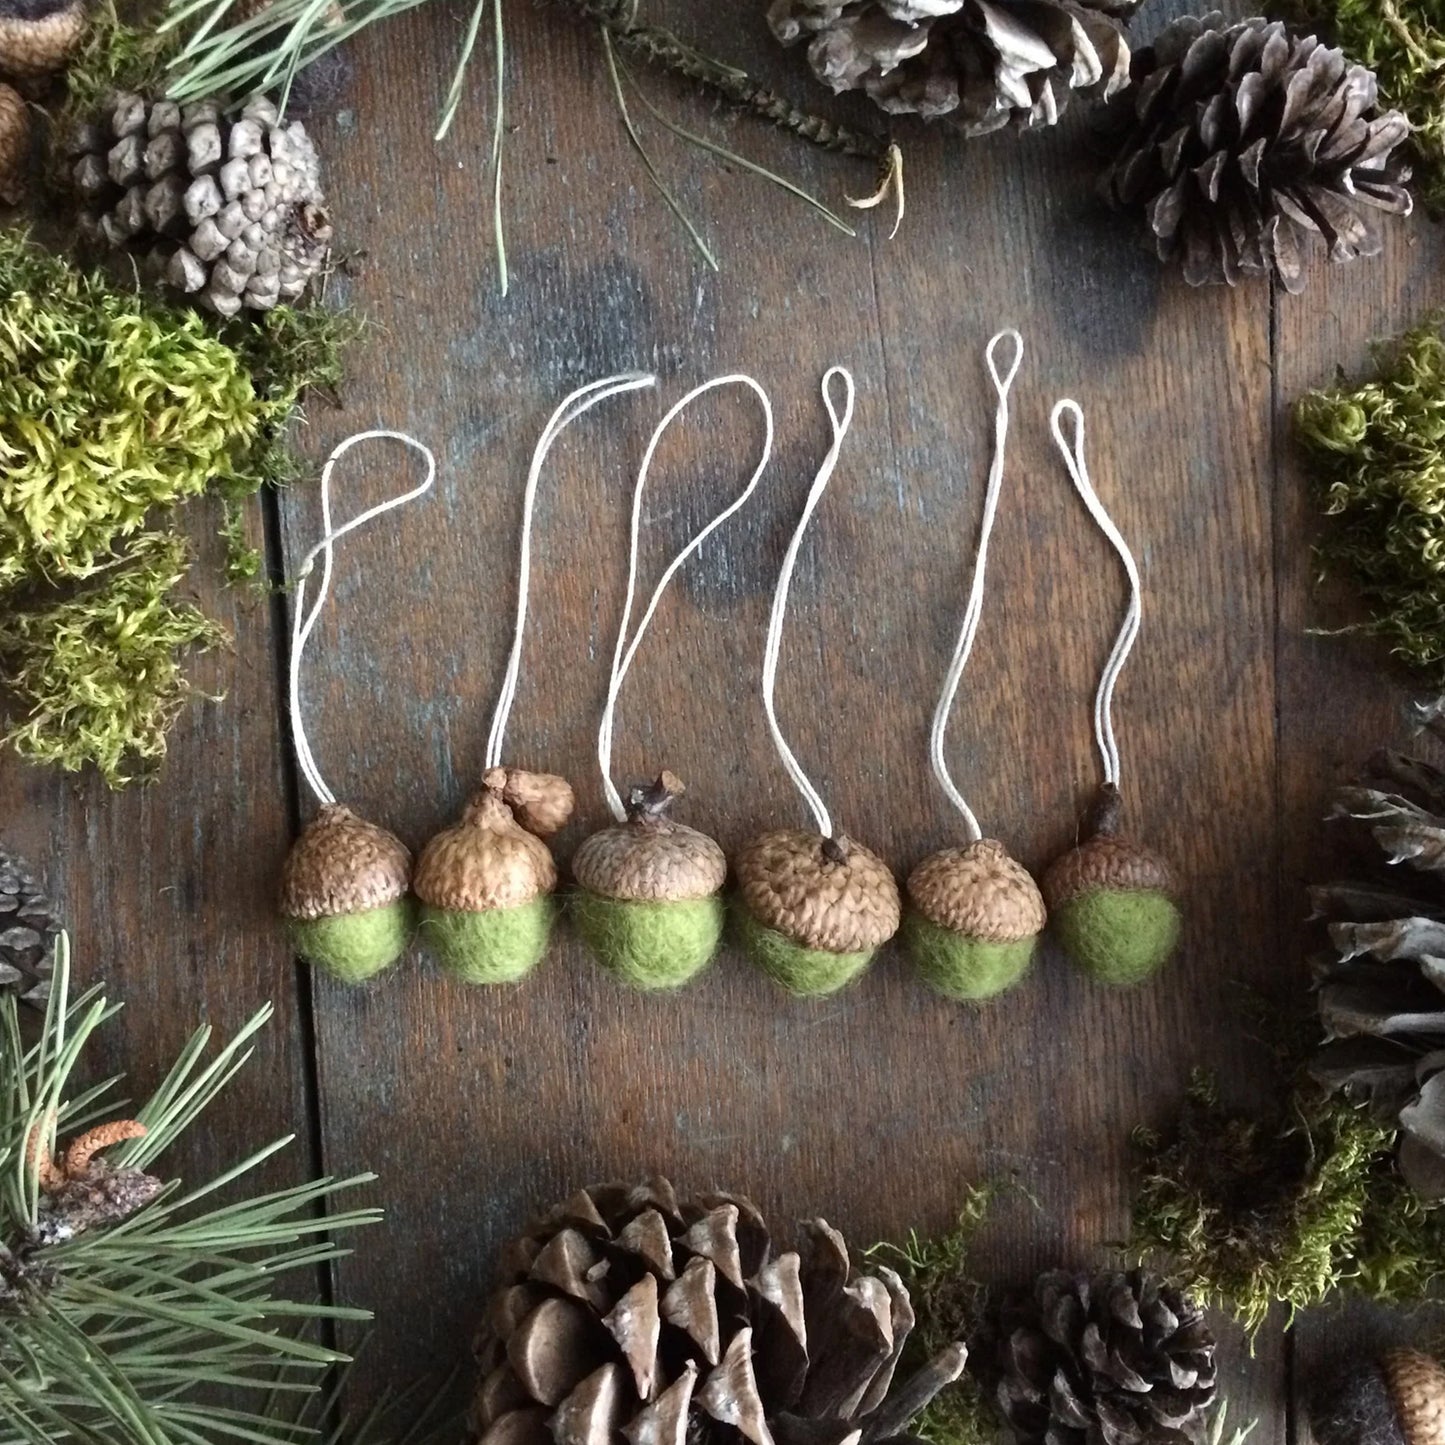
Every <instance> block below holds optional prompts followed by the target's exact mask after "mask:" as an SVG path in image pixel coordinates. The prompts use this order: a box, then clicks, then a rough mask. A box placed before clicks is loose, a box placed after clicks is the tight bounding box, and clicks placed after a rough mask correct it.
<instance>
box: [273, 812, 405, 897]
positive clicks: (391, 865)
mask: <svg viewBox="0 0 1445 1445" xmlns="http://www.w3.org/2000/svg"><path fill="white" fill-rule="evenodd" d="M410 886H411V854H410V853H409V852H408V851H407V848H406V845H405V844H404V843H403V842H402V841H401V840H400V839H399V838H397V837H396V836H395V835H394V834H392V833H388V832H387V831H386V829H385V828H378V827H377V826H376V824H375V823H368V822H366V820H365V819H363V818H358V817H357V816H356V814H355V813H353V812H352V811H351V809H350V808H347V807H343V806H342V805H341V804H340V803H330V804H328V805H327V806H326V807H324V808H322V810H321V812H320V813H319V814H317V816H316V818H315V820H314V821H313V822H312V823H311V824H310V825H309V826H308V827H307V828H306V830H305V831H304V832H303V833H302V834H301V836H300V837H299V838H298V839H297V840H296V843H295V846H294V847H293V848H292V849H291V852H290V853H289V854H288V855H287V858H286V866H285V869H284V870H283V872H282V875H281V913H282V916H283V917H285V918H291V919H296V920H299V921H302V922H307V923H310V922H315V921H316V920H317V919H320V918H343V917H346V916H348V915H350V914H353V913H365V912H367V911H369V910H370V909H373V908H385V907H387V906H388V905H389V904H392V903H397V902H399V901H400V900H401V899H403V898H405V897H406V895H407V893H408V892H409V890H410Z"/></svg>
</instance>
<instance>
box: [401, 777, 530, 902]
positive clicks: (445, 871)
mask: <svg viewBox="0 0 1445 1445" xmlns="http://www.w3.org/2000/svg"><path fill="white" fill-rule="evenodd" d="M494 771H495V772H498V773H500V772H502V771H503V770H502V769H496V770H494ZM491 776H492V774H490V773H489V774H488V777H491ZM556 886H557V864H556V862H555V861H554V860H553V858H552V853H551V850H550V849H549V848H548V847H547V845H546V844H545V843H544V842H542V840H541V839H540V838H538V837H537V836H536V835H535V834H533V833H529V832H528V831H527V830H526V829H525V828H523V827H522V826H521V824H520V823H518V822H517V819H516V818H515V817H514V815H513V812H512V809H511V808H510V807H508V806H507V804H506V802H505V801H504V800H503V797H502V794H501V792H500V791H499V790H498V789H494V788H493V787H491V786H487V787H484V788H483V789H482V791H481V792H480V793H478V794H477V796H476V797H475V798H474V799H473V800H472V801H471V802H470V803H469V804H468V805H467V808H466V811H465V812H464V813H463V814H462V820H461V822H460V823H458V824H457V825H456V826H455V827H452V828H447V829H444V830H443V831H442V832H440V833H438V834H437V835H436V837H435V838H433V839H432V840H431V842H430V843H428V844H427V845H426V847H425V848H424V849H423V850H422V853H421V857H420V858H418V859H417V864H416V873H415V875H414V876H413V878H412V891H413V892H414V893H415V894H416V896H417V898H418V899H419V900H420V901H421V902H422V903H424V904H425V905H427V907H429V908H438V909H445V910H448V911H452V912H458V913H485V912H488V911H490V910H492V909H497V908H518V907H521V906H522V905H523V904H526V903H531V902H532V901H533V899H536V898H540V897H542V896H543V895H544V894H547V893H551V892H552V890H553V889H554V888H556Z"/></svg>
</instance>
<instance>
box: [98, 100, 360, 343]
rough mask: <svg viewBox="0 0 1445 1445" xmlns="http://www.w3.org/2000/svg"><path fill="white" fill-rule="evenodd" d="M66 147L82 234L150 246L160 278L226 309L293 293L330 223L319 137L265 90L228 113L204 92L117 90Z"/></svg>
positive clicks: (323, 250) (309, 270)
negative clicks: (157, 94)
mask: <svg viewBox="0 0 1445 1445" xmlns="http://www.w3.org/2000/svg"><path fill="white" fill-rule="evenodd" d="M70 151H71V158H72V159H71V174H72V177H73V179H74V184H75V188H76V191H77V193H78V195H79V197H80V202H81V207H82V213H81V222H82V227H83V229H84V231H85V232H86V234H87V235H88V236H89V237H90V238H91V239H92V240H95V241H98V242H101V243H103V244H106V245H110V246H115V247H123V248H125V249H126V250H127V251H129V252H130V253H132V254H136V253H140V254H142V255H144V256H146V257H149V258H150V259H151V260H152V261H153V262H154V264H155V268H156V270H157V271H158V273H159V274H160V275H161V277H162V278H163V279H164V280H165V282H166V283H167V284H169V285H170V286H172V287H174V288H175V289H176V290H178V291H182V292H185V293H186V294H187V295H193V296H195V297H196V299H197V300H198V301H200V302H201V303H202V304H204V305H206V306H208V307H210V309H211V310H213V311H217V312H219V313H220V314H221V315H222V316H234V315H235V314H236V313H237V312H238V311H240V310H241V308H242V307H249V308H251V309H252V310H256V311H269V310H270V309H271V308H272V307H273V306H276V305H279V304H280V303H282V302H288V301H295V300H297V299H299V297H300V296H301V294H302V293H303V292H304V291H305V290H306V287H307V285H308V284H309V283H310V282H311V280H312V279H313V278H314V277H315V276H316V275H317V274H318V273H319V272H320V270H321V268H322V266H323V265H324V264H325V261H326V256H327V252H328V250H329V248H330V245H331V235H332V227H331V218H330V216H329V214H328V213H327V211H326V206H325V198H324V197H323V195H322V193H321V163H320V159H319V158H318V156H317V154H316V147H315V146H314V145H313V144H312V143H311V137H310V136H309V135H307V133H306V127H305V126H304V125H302V124H301V122H300V121H292V122H290V123H289V124H286V125H282V124H281V122H280V120H279V119H278V117H277V113H276V107H275V106H274V105H272V104H271V102H270V101H268V100H265V99H257V100H253V101H251V102H250V103H249V104H248V105H247V106H246V107H245V109H244V110H243V111H242V112H241V115H240V118H239V119H237V120H235V121H229V120H226V119H225V118H224V117H222V116H221V115H220V114H219V112H218V111H217V109H216V107H215V106H214V105H212V104H210V103H208V102H201V103H198V104H195V105H185V106H182V105H177V104H176V103H175V102H174V101H169V100H156V101H152V100H146V99H143V98H142V97H141V96H138V95H119V96H115V97H113V98H112V100H111V101H110V102H109V104H108V105H107V107H106V109H105V113H104V114H103V115H102V116H101V117H100V119H99V120H98V121H97V122H96V123H94V124H91V125H84V126H81V127H79V128H78V129H77V131H76V132H75V135H74V136H73V138H72V142H71V147H70Z"/></svg>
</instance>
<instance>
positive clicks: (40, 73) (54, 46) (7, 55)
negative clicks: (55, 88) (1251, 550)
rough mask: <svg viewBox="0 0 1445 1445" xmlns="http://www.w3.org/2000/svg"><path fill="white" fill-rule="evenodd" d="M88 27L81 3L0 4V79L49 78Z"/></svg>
mask: <svg viewBox="0 0 1445 1445" xmlns="http://www.w3.org/2000/svg"><path fill="white" fill-rule="evenodd" d="M89 23H90V17H89V14H88V13H87V10H86V7H85V5H84V4H83V3H82V0H62V3H59V4H57V3H56V0H0V75H4V76H8V77H9V78H10V79H12V80H41V79H44V77H46V76H48V75H53V74H54V73H55V72H56V71H57V70H59V69H60V68H61V67H62V66H63V65H64V64H65V63H66V62H67V61H68V60H69V59H70V57H71V55H72V54H73V53H74V51H75V48H76V46H77V45H79V44H80V41H81V37H82V36H83V35H84V34H85V31H86V28H87V26H88V25H89Z"/></svg>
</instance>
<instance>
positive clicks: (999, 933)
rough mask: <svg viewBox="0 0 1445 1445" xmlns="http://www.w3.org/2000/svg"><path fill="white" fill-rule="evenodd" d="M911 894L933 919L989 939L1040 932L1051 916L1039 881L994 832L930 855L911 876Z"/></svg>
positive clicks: (1005, 940)
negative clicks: (991, 834) (1046, 907)
mask: <svg viewBox="0 0 1445 1445" xmlns="http://www.w3.org/2000/svg"><path fill="white" fill-rule="evenodd" d="M908 899H909V902H910V903H912V904H913V906H914V907H915V908H916V909H917V910H918V911H919V912H920V913H921V914H922V915H923V916H924V917H925V918H926V919H928V921H929V922H930V923H936V924H937V925H938V926H939V927H940V928H947V929H949V930H950V931H951V932H953V933H961V934H964V935H966V936H967V937H969V938H976V939H978V940H980V941H981V942H983V943H1018V942H1020V941H1022V940H1023V939H1025V938H1034V937H1036V936H1037V935H1038V934H1040V933H1042V932H1043V929H1044V924H1045V923H1046V922H1047V913H1046V912H1045V909H1044V900H1043V895H1042V894H1041V893H1040V892H1039V885H1038V884H1037V883H1035V882H1034V880H1033V878H1032V876H1031V875H1030V874H1029V872H1028V870H1027V869H1026V868H1024V867H1023V866H1022V865H1021V864H1019V863H1016V862H1015V861H1014V860H1013V859H1012V858H1011V857H1010V856H1009V852H1008V849H1007V848H1005V847H1004V845H1003V844H1002V843H999V842H997V841H995V840H994V839H992V838H983V839H981V840H980V841H978V842H977V843H970V844H969V846H968V847H967V848H946V849H944V850H943V851H942V852H941V853H935V854H933V856H932V857H930V858H925V859H924V860H923V862H922V863H920V864H919V865H918V867H917V868H915V869H914V870H913V872H912V874H911V875H910V876H909V879H908Z"/></svg>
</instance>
